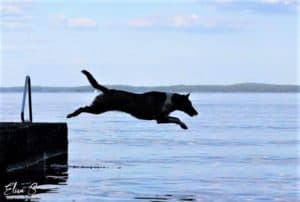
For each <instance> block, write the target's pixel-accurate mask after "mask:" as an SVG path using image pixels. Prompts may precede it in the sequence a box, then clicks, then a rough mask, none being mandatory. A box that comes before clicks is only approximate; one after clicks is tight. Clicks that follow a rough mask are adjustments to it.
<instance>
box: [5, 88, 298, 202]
mask: <svg viewBox="0 0 300 202" xmlns="http://www.w3.org/2000/svg"><path fill="white" fill-rule="evenodd" d="M94 95H95V94H89V93H72V94H71V93H34V94H33V114H34V116H33V118H34V121H38V122H40V121H53V122H57V121H63V122H64V121H67V122H68V128H69V159H68V171H67V172H68V177H67V179H66V180H65V182H64V183H58V184H51V183H49V184H44V185H40V188H41V189H43V188H44V189H49V190H50V191H47V192H45V193H40V194H37V195H34V196H32V199H31V200H33V201H41V202H42V201H43V202H44V201H299V196H298V193H299V187H298V181H299V176H298V167H299V162H298V154H299V152H298V146H299V138H298V131H297V128H298V126H299V120H298V119H297V108H298V105H297V96H298V94H288V93H286V94H192V100H193V103H194V104H195V106H196V108H197V109H198V111H199V112H200V114H199V116H197V117H193V118H190V117H188V116H187V115H185V114H183V113H180V112H178V113H174V114H175V115H177V116H179V117H180V118H181V119H182V120H183V121H184V122H185V123H186V124H187V125H188V127H189V130H187V131H185V130H182V129H181V128H180V127H179V126H177V125H157V124H156V123H155V122H154V121H142V120H137V119H134V118H132V117H130V116H129V115H126V114H123V113H118V112H110V113H105V114H102V115H99V116H95V115H88V114H82V115H81V116H78V117H77V118H74V119H71V120H66V119H65V116H66V114H68V113H69V112H72V111H73V110H74V109H76V108H77V107H79V106H81V105H83V106H84V105H86V104H88V103H89V102H90V101H91V100H92V98H93V96H94ZM0 96H1V97H0V116H1V117H0V119H1V121H19V111H20V106H21V96H22V95H21V94H16V93H6V94H0Z"/></svg>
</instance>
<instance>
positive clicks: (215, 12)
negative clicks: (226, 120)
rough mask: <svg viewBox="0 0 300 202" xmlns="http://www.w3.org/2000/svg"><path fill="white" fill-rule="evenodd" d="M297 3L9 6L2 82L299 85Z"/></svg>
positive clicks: (228, 0)
mask: <svg viewBox="0 0 300 202" xmlns="http://www.w3.org/2000/svg"><path fill="white" fill-rule="evenodd" d="M298 10H299V5H297V1H296V0H252V1H246V0H243V1H242V0H172V1H171V0H161V1H158V0H155V1H142V0H139V1H135V0H130V1H129V0H128V1H126V0H125V1H124V0H123V1H121V0H115V1H113V0H112V1H101V0H99V1H96V0H86V1H83V0H82V1H76V0H75V1H73V0H72V1H71V0H65V1H63V0H52V1H50V0H43V1H42V0H22V1H17V0H9V1H8V0H2V1H1V8H0V11H1V68H0V74H1V80H0V83H1V86H15V85H23V80H24V77H25V75H26V74H29V75H31V76H32V80H33V81H32V82H33V84H35V85H43V86H77V85H87V81H86V80H85V78H84V77H83V76H82V75H81V74H80V70H81V69H83V68H84V69H87V70H89V71H91V72H92V73H93V74H94V75H95V76H96V77H97V79H98V81H99V82H101V83H103V84H129V85H172V84H233V83H241V82H260V83H277V84H296V83H297V75H298V76H299V74H298V72H297V54H298V56H299V51H298V53H297V45H299V41H298V40H297V38H298V33H299V32H298V30H297V29H298V27H297V25H298V22H297V21H298V18H299V17H298V16H297V11H298Z"/></svg>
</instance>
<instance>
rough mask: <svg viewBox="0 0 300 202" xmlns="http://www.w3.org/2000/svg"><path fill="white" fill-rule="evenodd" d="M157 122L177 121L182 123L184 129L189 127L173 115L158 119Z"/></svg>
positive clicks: (179, 123) (176, 122)
mask: <svg viewBox="0 0 300 202" xmlns="http://www.w3.org/2000/svg"><path fill="white" fill-rule="evenodd" d="M157 123H158V124H160V123H175V124H178V125H180V127H181V128H182V129H188V127H187V126H186V125H185V123H183V122H182V121H181V120H180V119H179V118H177V117H173V116H167V117H162V118H159V119H157Z"/></svg>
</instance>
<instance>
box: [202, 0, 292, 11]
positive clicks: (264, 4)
mask: <svg viewBox="0 0 300 202" xmlns="http://www.w3.org/2000/svg"><path fill="white" fill-rule="evenodd" d="M196 2H198V3H204V4H208V5H212V6H215V7H217V8H220V9H231V10H238V11H242V10H247V11H252V12H259V13H274V14H276V13H296V12H297V9H298V4H297V0H209V1H208V0H196Z"/></svg>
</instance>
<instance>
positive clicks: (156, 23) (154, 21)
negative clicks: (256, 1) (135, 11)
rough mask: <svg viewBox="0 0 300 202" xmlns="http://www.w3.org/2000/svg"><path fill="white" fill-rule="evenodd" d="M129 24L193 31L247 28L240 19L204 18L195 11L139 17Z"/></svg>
mask: <svg viewBox="0 0 300 202" xmlns="http://www.w3.org/2000/svg"><path fill="white" fill-rule="evenodd" d="M128 25H129V27H131V28H135V29H152V30H164V31H166V30H171V31H192V32H216V31H240V30H243V29H245V28H246V23H243V22H239V21H238V20H229V19H224V18H204V17H201V16H199V15H197V14H194V13H193V14H188V15H175V16H167V17H161V16H160V17H158V16H156V17H148V18H138V19H133V20H130V21H129V22H128Z"/></svg>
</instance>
